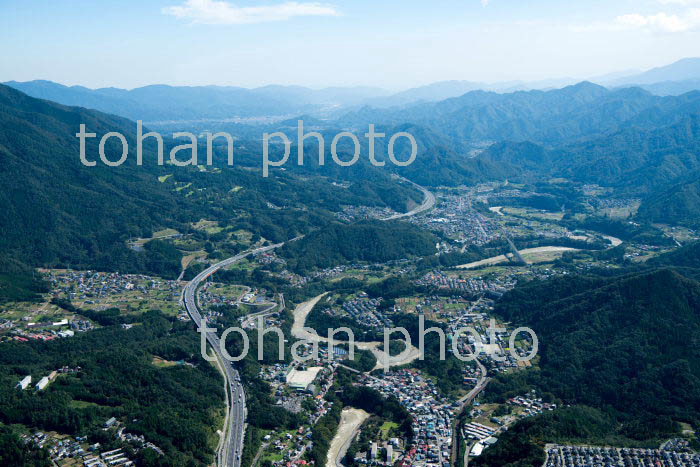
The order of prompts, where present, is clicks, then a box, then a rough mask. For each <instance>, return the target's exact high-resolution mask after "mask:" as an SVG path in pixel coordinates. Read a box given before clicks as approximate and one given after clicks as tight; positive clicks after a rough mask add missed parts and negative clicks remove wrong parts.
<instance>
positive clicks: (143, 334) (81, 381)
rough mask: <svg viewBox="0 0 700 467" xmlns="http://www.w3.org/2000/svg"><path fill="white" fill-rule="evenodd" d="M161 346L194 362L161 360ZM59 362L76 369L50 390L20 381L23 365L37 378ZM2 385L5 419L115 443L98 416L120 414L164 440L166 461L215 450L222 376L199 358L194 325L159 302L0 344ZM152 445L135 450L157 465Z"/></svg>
mask: <svg viewBox="0 0 700 467" xmlns="http://www.w3.org/2000/svg"><path fill="white" fill-rule="evenodd" d="M155 356H158V357H160V358H162V359H165V360H169V361H175V362H177V361H183V362H186V363H188V364H178V365H174V366H170V367H164V368H161V367H158V366H156V365H155V364H154V362H153V358H154V357H155ZM63 367H67V368H70V369H73V370H77V369H78V367H79V370H77V371H75V372H68V373H66V374H59V376H58V377H57V378H56V380H55V381H54V382H53V383H51V384H50V385H49V387H48V388H47V389H46V390H45V391H41V392H34V391H32V390H27V391H18V390H16V389H15V385H16V384H17V381H18V380H19V379H21V378H22V377H24V376H25V375H32V377H33V379H34V381H38V380H39V379H40V378H41V377H43V376H46V375H48V374H49V373H50V372H51V371H54V370H57V369H59V368H63ZM0 385H1V386H2V390H1V391H0V422H2V423H5V424H23V425H27V426H30V427H35V428H38V429H43V430H55V431H58V432H59V433H65V434H70V435H74V436H88V439H89V440H91V441H92V442H101V443H102V444H106V445H110V444H114V443H115V440H114V437H113V435H110V434H109V433H107V432H105V431H103V430H102V426H103V424H104V423H105V421H106V420H107V419H108V418H110V417H116V418H117V419H118V420H120V421H121V422H123V424H124V427H125V429H126V431H127V432H129V433H134V434H142V435H144V436H145V438H146V439H147V440H148V441H150V442H152V443H154V444H156V445H157V446H159V447H160V448H161V449H162V450H163V451H164V452H165V453H166V456H167V458H168V459H169V463H170V464H169V465H183V466H184V465H208V464H209V463H211V461H212V460H213V451H214V447H215V445H216V435H215V433H214V430H215V426H216V425H217V424H218V423H220V417H221V415H222V414H223V391H222V388H221V383H220V377H219V375H218V373H217V371H216V369H215V368H214V367H213V366H211V365H210V364H208V363H207V362H205V361H204V360H202V358H201V356H200V354H199V342H198V339H197V335H196V334H195V333H193V332H192V329H191V326H190V325H189V324H188V323H182V322H179V321H175V320H171V319H167V318H165V317H164V316H163V315H162V314H160V313H159V312H157V311H153V312H148V313H146V314H144V315H142V317H141V319H140V323H139V325H136V326H134V327H132V328H131V329H123V328H122V327H121V326H108V327H105V328H101V329H98V330H95V331H92V332H90V333H85V334H80V335H76V336H75V337H73V338H71V339H67V340H56V341H50V342H30V343H19V342H11V343H4V344H0ZM142 454H143V457H142ZM147 454H148V453H146V452H145V451H142V452H141V453H140V454H139V455H138V456H139V457H138V459H139V460H140V462H142V464H143V465H160V464H158V462H160V461H159V460H158V459H157V456H156V459H151V456H148V455H147ZM149 459H150V460H149ZM151 462H156V463H155V464H151Z"/></svg>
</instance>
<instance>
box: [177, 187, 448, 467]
mask: <svg viewBox="0 0 700 467" xmlns="http://www.w3.org/2000/svg"><path fill="white" fill-rule="evenodd" d="M403 180H405V181H407V182H408V183H411V184H412V185H414V186H416V187H417V188H418V189H420V190H421V191H422V192H423V196H424V199H423V202H422V203H421V204H420V205H419V206H417V207H415V208H414V209H412V210H410V211H408V212H406V213H403V214H396V215H393V216H390V217H388V218H386V219H382V220H386V221H388V220H394V219H401V218H405V217H410V216H414V215H416V214H418V213H421V212H423V211H426V210H428V209H430V208H432V207H433V206H434V205H435V195H433V194H432V193H431V192H430V191H428V190H427V189H425V188H423V187H422V186H420V185H417V184H415V183H413V182H411V181H410V180H407V179H403ZM300 238H301V237H297V238H294V239H292V240H290V241H295V240H298V239H300ZM282 245H284V242H282V243H277V244H274V245H269V246H266V247H261V248H255V249H252V250H248V251H246V252H245V253H240V254H238V255H236V256H232V257H231V258H227V259H225V260H223V261H221V262H219V263H216V264H214V265H212V266H209V267H208V268H207V269H205V270H204V271H202V272H200V273H199V274H197V276H196V277H195V278H194V279H192V280H191V281H190V282H189V283H188V284H187V285H186V286H185V288H184V290H183V294H182V301H183V303H184V305H185V309H186V310H187V313H188V314H189V316H190V318H191V319H192V321H194V323H195V324H196V325H197V327H198V328H200V327H201V323H202V315H201V313H200V311H199V309H198V308H197V290H198V288H199V286H200V284H201V283H202V282H203V281H204V280H206V279H207V278H209V277H210V276H211V275H212V274H214V273H215V272H216V271H218V270H219V269H222V268H225V267H227V266H230V265H232V264H234V263H236V262H238V261H240V260H242V259H244V258H246V257H248V256H250V255H255V254H257V253H263V252H266V251H270V250H273V249H275V248H279V247H281V246H282ZM317 298H318V299H320V297H317ZM281 306H282V307H283V306H284V302H282V304H281ZM311 308H313V306H312V307H311ZM280 309H282V308H280ZM269 311H270V310H265V312H263V313H261V314H260V315H261V316H264V314H265V313H268V312H269ZM309 311H310V309H309ZM307 314H308V312H307ZM257 315H258V314H256V316H257ZM206 339H207V342H208V343H209V345H210V346H211V347H212V349H213V350H214V356H215V357H216V363H217V366H218V367H219V369H220V370H221V372H222V374H223V375H224V381H225V385H226V407H227V413H226V421H225V424H224V433H223V437H222V442H221V443H220V444H219V447H218V449H217V456H216V457H217V462H216V464H217V466H218V467H240V466H241V458H242V456H243V441H244V439H245V418H246V413H247V410H246V405H245V402H246V401H245V391H244V390H243V384H241V378H240V375H239V374H238V371H236V369H235V368H234V367H233V366H232V364H231V362H230V361H228V360H227V359H226V358H225V357H224V355H223V354H222V352H221V348H220V341H219V337H218V336H217V335H216V334H215V333H207V335H206ZM358 347H359V346H358ZM371 350H373V351H374V352H381V351H379V350H378V349H371ZM382 353H383V352H382ZM411 357H413V355H411ZM392 364H393V362H392Z"/></svg>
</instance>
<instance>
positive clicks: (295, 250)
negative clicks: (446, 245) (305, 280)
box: [281, 221, 436, 272]
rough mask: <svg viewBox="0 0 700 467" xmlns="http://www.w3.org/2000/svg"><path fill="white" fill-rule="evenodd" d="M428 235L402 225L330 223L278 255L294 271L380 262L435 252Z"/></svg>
mask: <svg viewBox="0 0 700 467" xmlns="http://www.w3.org/2000/svg"><path fill="white" fill-rule="evenodd" d="M435 242H436V239H435V238H434V237H433V235H432V234H430V233H428V232H426V231H424V230H421V229H419V228H418V227H415V226H413V225H411V224H408V223H404V222H379V221H366V222H359V223H356V224H350V225H344V224H331V225H328V226H326V227H324V228H322V229H319V230H317V231H314V232H312V233H311V234H309V235H307V236H306V237H304V238H303V239H301V240H299V241H295V242H290V243H288V244H286V245H285V246H284V247H283V248H282V250H281V255H282V256H283V257H284V258H285V259H286V260H287V261H288V262H289V264H290V267H291V268H293V269H294V270H297V271H302V272H304V271H309V270H312V269H314V268H326V267H330V266H336V265H339V264H346V263H353V262H360V261H367V262H384V261H390V260H397V259H403V258H409V257H412V256H426V255H429V254H432V253H435V251H436V250H435Z"/></svg>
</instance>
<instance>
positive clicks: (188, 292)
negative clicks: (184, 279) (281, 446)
mask: <svg viewBox="0 0 700 467" xmlns="http://www.w3.org/2000/svg"><path fill="white" fill-rule="evenodd" d="M282 245H283V244H282V243H278V244H276V245H270V246H266V247H262V248H257V249H255V250H250V251H247V252H245V253H241V254H239V255H236V256H233V257H231V258H228V259H225V260H224V261H221V262H220V263H216V264H214V265H212V266H209V267H208V268H207V269H205V270H204V271H202V272H200V273H199V274H198V275H197V277H195V278H194V279H192V281H190V283H189V284H187V286H186V287H185V290H184V294H183V302H184V304H185V308H186V309H187V313H188V314H189V315H190V318H192V321H194V323H195V324H196V325H197V327H201V323H202V315H201V314H200V312H199V309H198V308H197V288H198V287H199V284H201V283H202V281H204V280H205V279H207V278H208V277H209V276H211V275H212V274H214V273H215V272H216V271H218V270H219V269H221V268H224V267H226V266H229V265H231V264H233V263H235V262H238V261H240V260H242V259H243V258H245V257H246V256H249V255H252V254H255V253H262V252H264V251H269V250H272V249H274V248H278V247H280V246H282ZM207 342H209V345H210V346H211V347H212V349H213V350H214V355H215V356H216V359H217V363H218V365H219V368H221V370H222V372H223V374H224V379H225V382H226V398H227V402H228V406H229V407H230V409H229V411H228V414H227V417H226V426H225V428H224V439H223V442H222V443H221V444H220V446H219V450H218V452H217V465H218V466H219V467H240V465H241V457H242V455H243V439H244V435H245V417H246V406H245V392H244V391H243V385H242V384H241V378H240V376H239V375H238V371H236V370H235V369H234V368H233V366H232V365H231V362H229V361H228V360H226V359H225V358H224V356H223V355H222V354H221V349H220V347H219V337H218V336H217V335H216V334H214V333H207Z"/></svg>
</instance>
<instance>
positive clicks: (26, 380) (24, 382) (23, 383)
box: [17, 376, 32, 391]
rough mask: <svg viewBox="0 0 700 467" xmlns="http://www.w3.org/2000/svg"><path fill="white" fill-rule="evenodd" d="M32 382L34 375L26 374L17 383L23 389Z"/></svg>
mask: <svg viewBox="0 0 700 467" xmlns="http://www.w3.org/2000/svg"><path fill="white" fill-rule="evenodd" d="M30 384H32V377H31V376H25V377H24V378H22V381H20V382H19V383H17V388H18V389H21V390H23V391H24V390H25V389H27V388H28V387H29V385H30Z"/></svg>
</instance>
